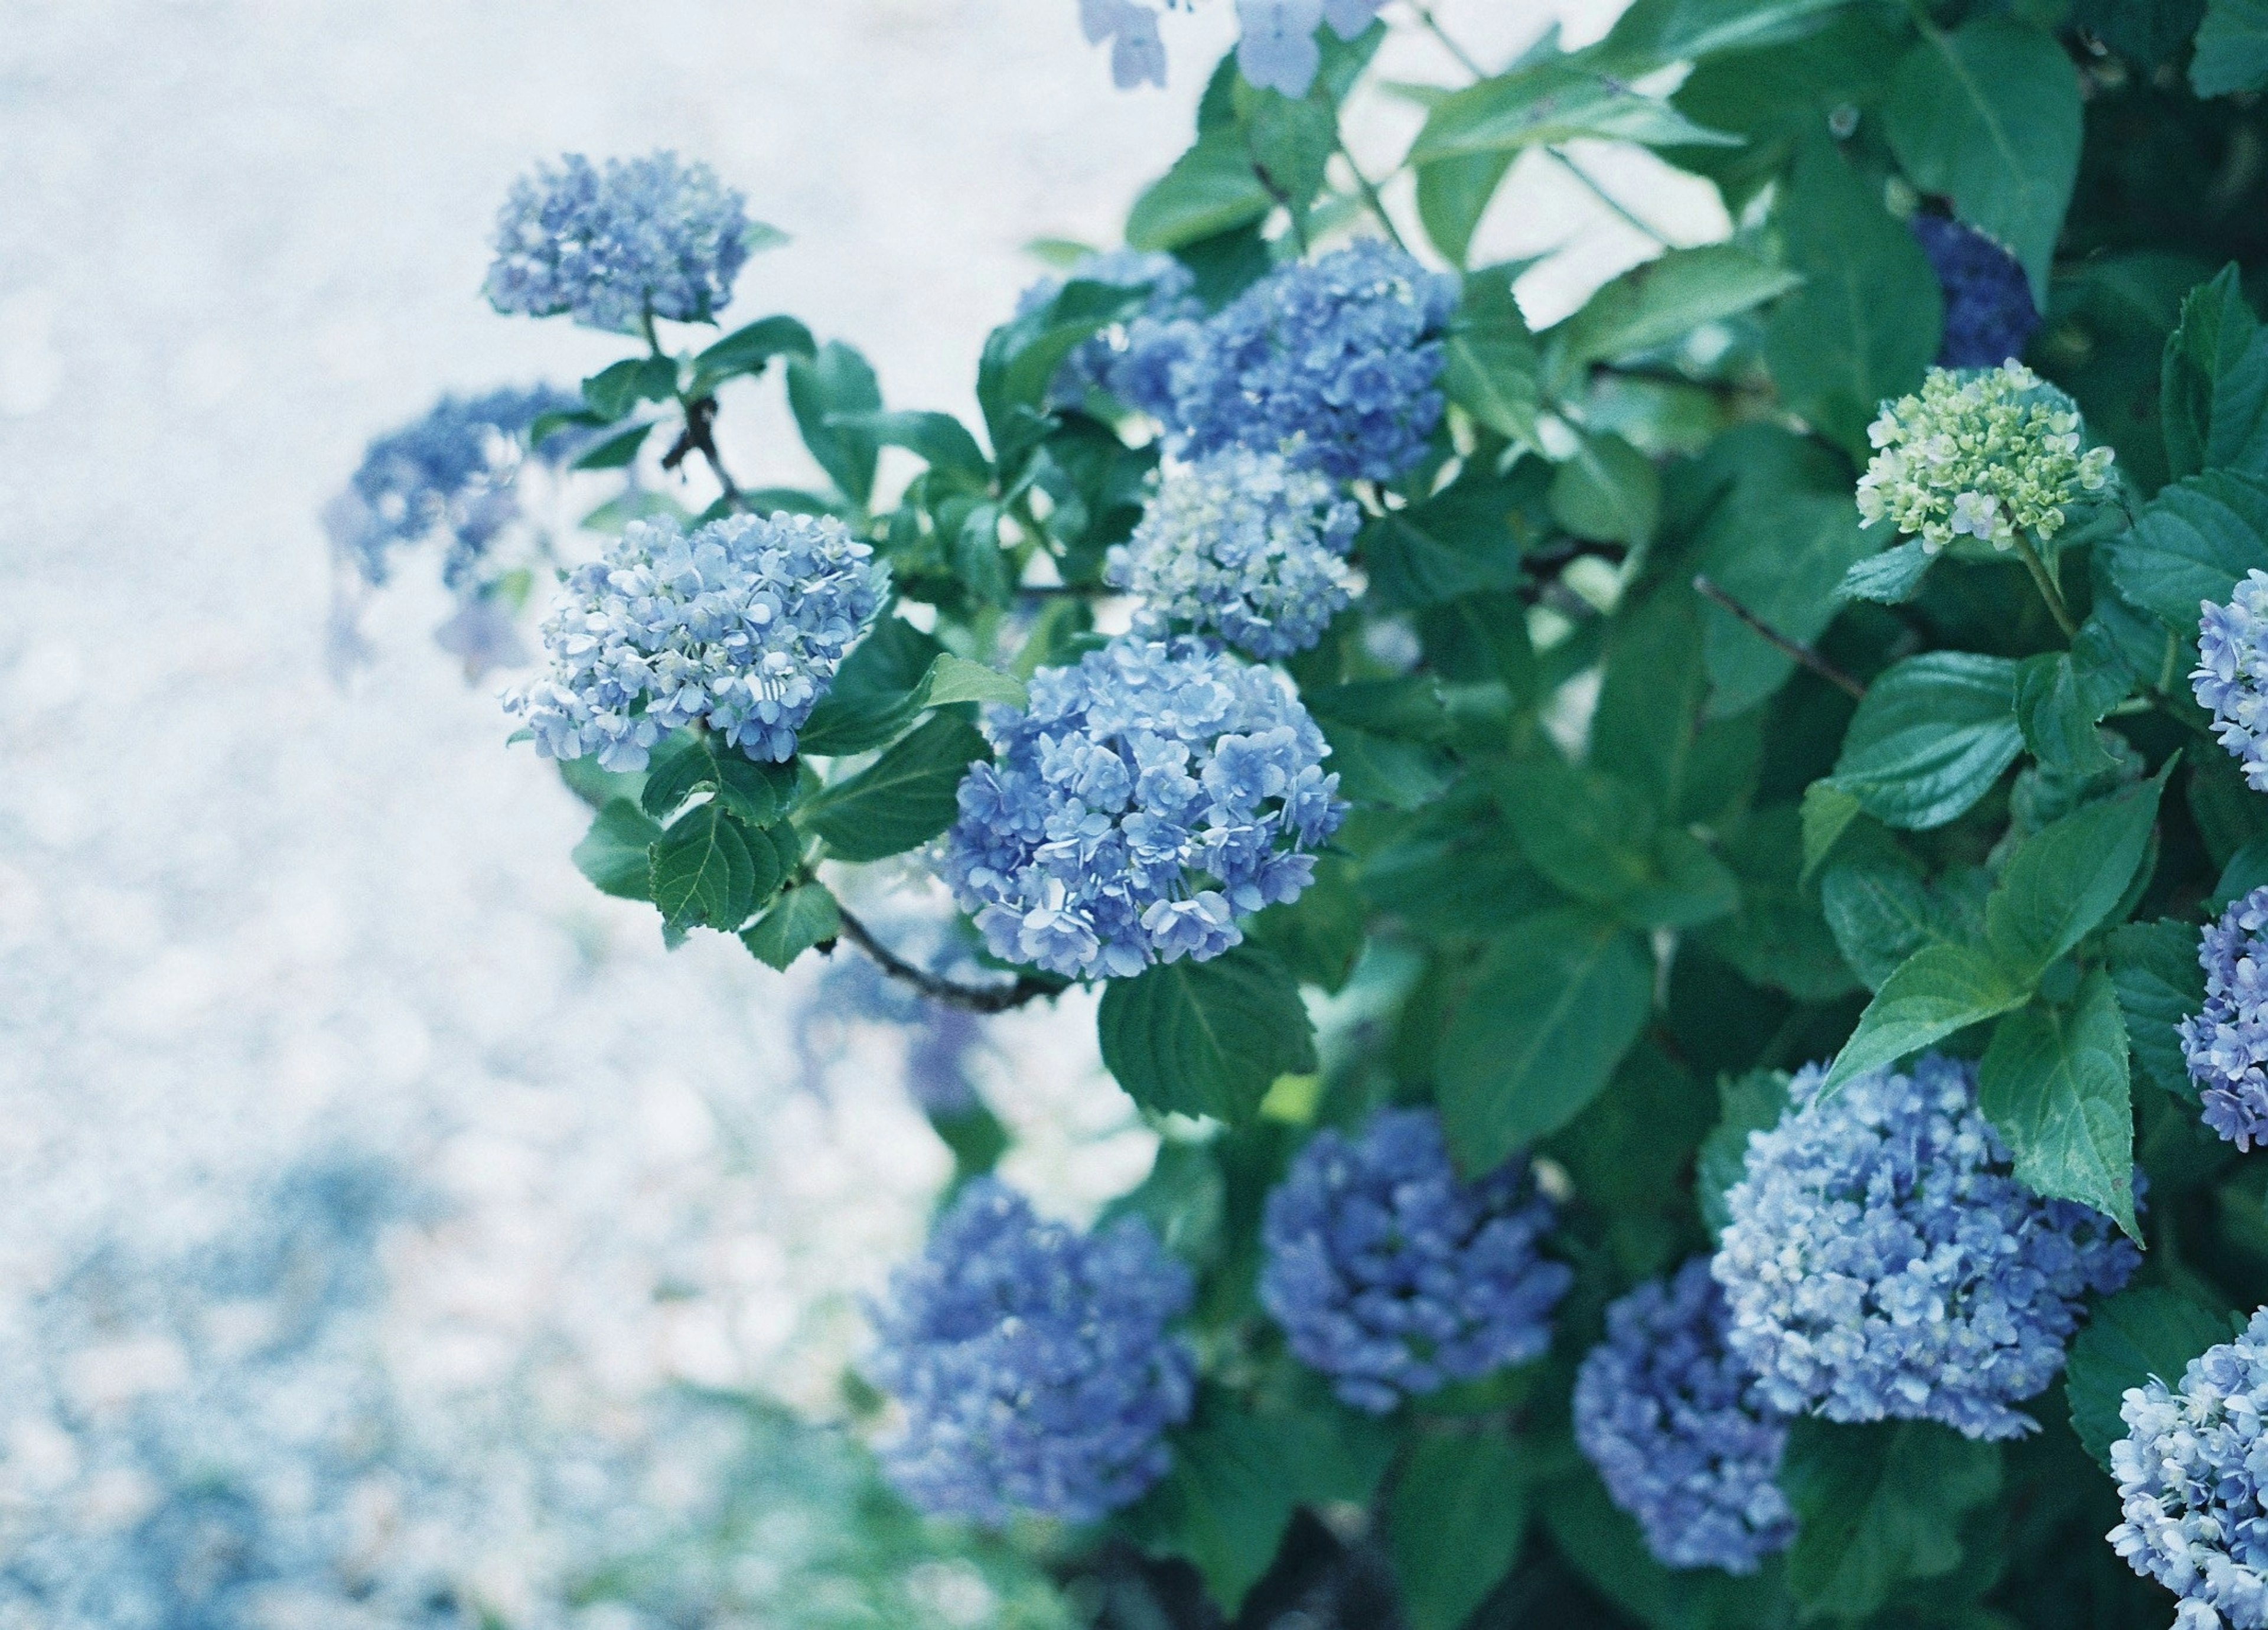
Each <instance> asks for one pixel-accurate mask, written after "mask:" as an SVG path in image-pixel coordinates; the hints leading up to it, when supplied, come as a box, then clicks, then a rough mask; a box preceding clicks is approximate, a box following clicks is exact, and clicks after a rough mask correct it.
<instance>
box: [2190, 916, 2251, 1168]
mask: <svg viewBox="0 0 2268 1630" xmlns="http://www.w3.org/2000/svg"><path fill="white" fill-rule="evenodd" d="M2264 928H2268V885H2263V886H2262V887H2260V888H2258V889H2254V890H2253V891H2252V892H2251V893H2250V894H2248V895H2246V896H2244V897H2243V898H2242V899H2241V900H2238V901H2236V902H2235V903H2234V904H2231V905H2230V906H2229V908H2228V910H2227V911H2224V912H2222V913H2221V916H2220V921H2219V922H2217V923H2213V924H2211V925H2209V926H2207V927H2206V929H2205V933H2204V934H2203V935H2202V936H2201V937H2200V938H2199V940H2198V963H2199V965H2201V966H2202V967H2203V968H2204V969H2205V1007H2204V1008H2203V1009H2202V1010H2201V1011H2199V1012H2198V1013H2195V1014H2191V1015H2190V1016H2189V1017H2188V1018H2186V1019H2184V1020H2183V1021H2182V1023H2181V1036H2182V1057H2183V1059H2184V1061H2186V1062H2187V1064H2188V1065H2189V1071H2190V1079H2191V1081H2195V1082H2196V1083H2197V1085H2198V1099H2199V1103H2200V1108H2201V1110H2202V1111H2203V1116H2204V1119H2205V1125H2208V1126H2210V1127H2212V1128H2213V1131H2215V1132H2219V1133H2220V1135H2221V1136H2222V1137H2224V1138H2226V1139H2228V1141H2230V1142H2231V1143H2233V1144H2235V1146H2236V1147H2238V1148H2240V1149H2250V1148H2251V1147H2252V1146H2253V1145H2254V1144H2256V1143H2264V1142H2268V1070H2264V1069H2263V1067H2262V1066H2263V1065H2264V1064H2268V937H2264V936H2263V933H2262V930H2263V929H2264Z"/></svg>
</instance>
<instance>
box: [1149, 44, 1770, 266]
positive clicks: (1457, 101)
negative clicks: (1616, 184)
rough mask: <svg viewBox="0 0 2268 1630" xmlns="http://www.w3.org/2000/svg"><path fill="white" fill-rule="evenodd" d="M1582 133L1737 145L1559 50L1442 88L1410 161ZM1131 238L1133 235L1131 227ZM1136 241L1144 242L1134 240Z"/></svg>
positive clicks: (1659, 142)
mask: <svg viewBox="0 0 2268 1630" xmlns="http://www.w3.org/2000/svg"><path fill="white" fill-rule="evenodd" d="M1585 136H1593V137H1597V138H1600V139H1602V140H1608V141H1624V142H1636V143H1638V144H1641V145H1643V146H1648V147H1700V146H1712V145H1716V146H1737V145H1738V144H1739V142H1740V137H1738V136H1727V135H1725V134H1724V133H1723V132H1722V131H1719V130H1710V129H1704V128H1703V127H1701V126H1700V125H1697V124H1696V123H1694V122H1692V121H1691V120H1690V119H1688V118H1687V117H1685V115H1684V114H1681V113H1679V112H1678V111H1677V110H1676V109H1675V108H1674V107H1671V106H1670V105H1669V104H1668V103H1667V102H1665V101H1662V100H1659V99H1658V98H1655V97H1651V96H1645V95H1641V94H1640V93H1639V92H1636V91H1633V90H1631V88H1630V87H1629V86H1628V85H1624V83H1622V81H1620V80H1619V79H1616V78H1615V77H1612V76H1611V75H1609V74H1604V73H1601V72H1598V71H1597V70H1594V69H1592V68H1589V67H1587V66H1586V65H1584V64H1583V63H1580V62H1578V61H1576V60H1574V59H1572V58H1566V57H1561V58H1557V59H1552V60H1547V61H1544V62H1540V63H1532V64H1530V65H1528V66H1527V67H1522V68H1515V69H1513V70H1512V71H1511V72H1509V73H1506V74H1499V75H1498V76H1497V77H1495V78H1493V79H1484V80H1482V81H1481V82H1480V83H1479V84H1478V85H1469V86H1468V87H1467V88H1465V89H1464V90H1462V91H1459V92H1455V93H1454V95H1451V96H1447V97H1444V98H1442V99H1441V100H1440V102H1438V103H1437V104H1435V106H1434V107H1433V108H1432V112H1430V113H1429V114H1427V115H1426V118H1425V129H1422V130H1420V131H1419V132H1418V140H1417V141H1416V143H1415V144H1412V145H1411V147H1410V163H1412V164H1416V165H1427V164H1432V163H1433V162H1435V161H1436V160H1438V159H1456V158H1463V157H1466V156H1469V155H1470V154H1474V153H1501V152H1516V151H1520V150H1521V149H1522V148H1527V147H1538V146H1547V145H1550V144H1555V143H1558V142H1565V141H1572V140H1578V139H1580V138H1582V137H1585ZM1128 241H1130V242H1132V241H1134V240H1133V239H1132V238H1131V236H1130V237H1129V239H1128ZM1137 247H1142V246H1139V245H1138V246H1137Z"/></svg>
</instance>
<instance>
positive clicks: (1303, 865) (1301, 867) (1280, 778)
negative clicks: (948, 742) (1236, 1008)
mask: <svg viewBox="0 0 2268 1630" xmlns="http://www.w3.org/2000/svg"><path fill="white" fill-rule="evenodd" d="M986 732H987V734H989V735H990V737H991V738H992V742H993V745H994V747H995V748H996V749H998V756H997V759H996V761H995V762H994V763H990V764H982V763H980V764H973V765H971V766H970V767H969V771H968V776H967V777H966V778H964V779H963V780H962V781H961V793H960V802H961V816H960V819H959V820H958V821H957V822H954V827H953V830H951V831H950V832H948V833H946V840H945V853H944V858H943V870H944V874H945V877H946V881H947V882H949V883H951V884H952V886H953V889H954V896H955V897H956V898H957V899H958V900H959V901H960V903H961V909H962V910H964V911H969V912H972V913H974V914H975V917H976V926H977V927H978V928H979V929H980V930H982V931H983V934H984V938H985V941H986V943H987V944H988V945H989V946H990V948H991V950H992V953H993V955H996V956H1001V957H1005V958H1007V959H1008V960H1010V961H1012V962H1019V963H1035V964H1036V965H1037V966H1039V967H1041V968H1044V969H1046V970H1049V971H1050V972H1053V973H1059V974H1065V975H1069V976H1071V977H1075V978H1086V977H1094V976H1103V977H1114V978H1115V977H1124V976H1127V975H1130V974H1137V973H1139V972H1141V971H1142V970H1143V969H1144V968H1145V967H1147V966H1149V965H1150V964H1151V963H1153V962H1173V961H1175V960H1176V959H1177V958H1179V957H1182V956H1185V955H1186V956H1189V957H1190V958H1192V959H1193V960H1195V961H1198V962H1203V961H1204V960H1206V959H1207V958H1209V957H1213V956H1218V955H1220V954H1221V953H1222V952H1223V951H1226V950H1227V949H1228V948H1230V947H1232V946H1233V945H1236V944H1239V943H1240V942H1241V940H1242V939H1243V932H1242V930H1241V929H1240V928H1239V927H1238V926H1237V921H1236V919H1237V918H1239V917H1241V916H1243V915H1246V914H1248V913H1249V912H1253V911H1259V910H1261V909H1262V908H1263V907H1264V906H1270V905H1275V904H1281V903H1283V902H1285V901H1289V900H1294V899H1297V898H1298V897H1299V896H1300V890H1301V889H1305V888H1306V887H1307V883H1308V881H1309V880H1310V879H1311V878H1312V877H1313V876H1314V854H1313V853H1312V851H1313V850H1314V847H1315V845H1319V844H1321V843H1322V842H1323V841H1324V840H1325V839H1326V838H1328V837H1329V836H1330V835H1331V834H1332V833H1333V832H1334V831H1336V830H1337V829H1338V824H1339V822H1340V820H1341V818H1342V817H1343V816H1344V814H1345V810H1346V806H1345V805H1344V804H1343V803H1341V802H1340V801H1339V800H1338V798H1337V791H1338V778H1337V776H1335V775H1326V774H1324V773H1323V770H1322V759H1323V756H1324V755H1325V754H1326V753H1327V752H1329V746H1328V745H1327V744H1326V743H1325V742H1324V741H1323V736H1322V731H1320V730H1318V729H1317V728H1316V727H1315V723H1314V720H1313V719H1310V718H1309V717H1308V716H1307V709H1306V708H1304V707H1302V706H1301V705H1300V699H1299V697H1298V696H1297V694H1296V693H1295V692H1294V691H1293V690H1292V686H1291V684H1290V682H1288V681H1286V680H1285V678H1284V676H1283V675H1280V674H1278V673H1276V672H1274V671H1273V670H1272V669H1269V668H1263V667H1248V666H1246V665H1245V664H1243V663H1241V662H1239V661H1237V660H1235V659H1233V657H1230V656H1228V655H1227V654H1226V653H1223V652H1220V651H1219V650H1218V649H1216V648H1214V647H1213V646H1211V645H1209V644H1207V643H1206V642H1204V641H1203V640H1201V639H1197V638H1191V637H1183V638H1176V639H1173V640H1157V639H1151V638H1145V637H1143V636H1141V635H1139V634H1130V635H1122V636H1121V637H1120V638H1116V639H1115V640H1113V641H1111V642H1110V644H1109V645H1107V646H1105V647H1104V648H1103V649H1101V650H1100V651H1096V652H1091V653H1088V654H1087V655H1086V656H1085V657H1082V658H1081V659H1080V660H1079V663H1078V665H1077V666H1076V667H1043V668H1042V669H1040V670H1039V672H1038V673H1036V674H1035V675H1033V676H1032V682H1031V705H1030V707H1029V708H1028V709H1027V710H1026V711H1025V712H1021V713H1009V712H996V713H995V714H994V715H993V717H992V718H991V719H989V720H988V721H987V725H986Z"/></svg>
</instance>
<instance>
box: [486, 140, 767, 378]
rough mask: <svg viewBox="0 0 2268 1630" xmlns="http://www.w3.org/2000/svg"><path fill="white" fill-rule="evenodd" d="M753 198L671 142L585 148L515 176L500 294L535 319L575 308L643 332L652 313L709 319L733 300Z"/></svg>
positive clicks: (500, 235)
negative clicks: (649, 149)
mask: <svg viewBox="0 0 2268 1630" xmlns="http://www.w3.org/2000/svg"><path fill="white" fill-rule="evenodd" d="M745 206H746V200H745V199H743V198H742V197H741V195H740V194H739V193H737V192H735V191H733V190H732V189H730V188H726V187H725V186H724V185H723V184H722V183H721V182H719V181H718V179H717V173H716V172H715V171H713V170H711V168H710V167H709V166H707V165H705V164H681V163H680V162H678V159H677V155H676V154H675V153H671V152H659V153H654V154H652V155H651V156H649V157H647V158H644V159H608V160H607V163H606V167H605V168H604V169H599V168H595V167H593V165H592V164H591V162H590V160H589V159H585V158H584V157H583V156H582V155H581V154H579V153H569V154H567V155H565V156H564V157H563V158H562V159H560V161H559V162H558V163H557V164H556V165H549V164H546V165H539V166H536V169H535V172H534V173H533V174H532V175H527V176H523V177H522V178H521V179H520V180H519V181H515V182H514V183H513V184H512V193H511V195H510V196H509V197H507V198H506V199H505V201H504V209H503V210H502V211H501V212H500V213H499V214H498V215H497V231H496V260H495V262H494V263H493V264H491V265H490V268H489V275H488V284H487V290H486V292H487V294H488V297H489V303H490V305H492V306H495V307H496V308H497V310H498V311H500V312H521V313H526V314H527V315H528V316H531V317H550V316H556V315H557V314H559V313H563V312H566V313H572V314H573V316H574V319H575V321H577V322H579V323H581V324H583V325H584V326H585V328H603V329H605V330H607V331H608V333H612V334H634V333H636V332H637V330H638V328H639V327H640V325H641V324H642V323H643V322H644V320H645V318H646V316H647V315H648V314H649V313H651V314H652V315H653V316H656V317H666V318H669V319H670V320H671V321H676V322H706V321H709V320H710V319H711V317H714V316H715V315H716V314H717V313H718V312H720V311H722V310H724V308H725V305H726V303H727V302H728V301H730V300H731V299H732V298H733V279H734V278H736V277H739V276H740V267H741V264H742V262H745V261H746V260H747V258H748V251H749V249H750V247H752V246H753V243H754V241H755V233H756V232H757V230H758V229H757V228H755V226H754V225H753V224H752V223H751V222H750V221H749V219H748V215H747V208H746V207H745Z"/></svg>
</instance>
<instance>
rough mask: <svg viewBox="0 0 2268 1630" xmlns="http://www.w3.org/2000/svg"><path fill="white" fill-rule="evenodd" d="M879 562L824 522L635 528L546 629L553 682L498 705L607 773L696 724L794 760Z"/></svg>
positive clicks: (876, 591) (865, 610) (590, 568)
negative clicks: (588, 756)
mask: <svg viewBox="0 0 2268 1630" xmlns="http://www.w3.org/2000/svg"><path fill="white" fill-rule="evenodd" d="M888 580H889V574H888V571H887V568H886V567H885V566H883V565H882V564H881V563H880V562H878V561H876V560H875V559H873V549H871V548H870V547H869V546H868V545H866V544H865V543H862V542H859V541H858V539H856V538H854V537H852V536H851V534H850V532H849V530H848V529H847V528H845V527H843V523H842V522H840V521H838V520H833V519H831V518H814V517H812V516H809V515H784V514H783V515H770V516H765V517H762V518H761V519H759V518H757V517H755V516H750V515H734V516H728V517H727V518H725V520H712V521H711V522H710V523H709V524H708V525H707V526H704V527H699V528H698V529H696V531H694V532H692V533H690V534H688V533H686V532H685V531H683V530H682V529H681V527H679V526H678V525H677V523H676V522H675V521H674V520H659V521H638V522H634V523H633V524H632V525H631V526H630V527H629V528H628V529H627V530H626V531H625V532H624V533H623V534H622V536H621V537H620V538H618V539H616V540H615V541H614V542H612V543H611V544H610V545H609V546H608V549H607V552H606V555H605V557H604V558H602V559H600V560H596V561H593V562H592V563H591V564H588V565H585V566H583V567H580V568H579V569H578V570H577V571H576V572H574V574H573V575H572V576H571V577H569V578H568V579H567V582H566V586H565V587H564V589H563V592H562V594H561V595H560V598H559V601H558V603H557V605H556V608H555V609H554V610H553V612H552V614H551V616H550V618H549V620H548V621H547V622H546V623H544V625H543V643H544V645H545V648H546V649H547V650H548V651H549V653H550V657H551V667H550V671H549V673H547V674H545V675H542V676H541V677H540V678H538V679H536V680H534V681H532V682H529V683H528V684H527V685H524V686H522V687H520V688H519V689H518V690H513V691H512V692H510V693H508V694H507V695H506V697H505V698H504V706H505V707H506V709H507V710H508V711H510V712H514V713H517V714H519V715H521V716H522V717H524V718H525V719H527V727H528V729H529V730H530V731H532V732H533V733H534V737H535V746H536V750H537V751H538V752H539V753H541V754H542V755H543V756H545V757H547V758H580V757H581V756H583V755H585V753H590V754H595V755H596V756H597V757H598V760H599V763H600V766H601V767H602V768H605V769H608V770H623V771H627V770H642V769H644V767H645V763H646V756H647V754H648V753H649V752H650V751H651V749H652V747H653V745H654V744H655V743H656V742H657V741H660V740H661V738H662V737H663V736H665V735H666V734H669V733H670V732H671V731H673V730H675V729H677V728H678V727H680V726H684V725H690V724H695V723H701V724H705V725H707V726H708V727H709V728H710V729H711V730H713V731H715V732H716V733H717V734H718V735H720V736H722V737H723V738H724V739H725V741H729V742H731V743H732V744H733V746H734V747H737V748H739V749H740V750H741V751H742V752H743V753H745V754H747V756H749V757H750V758H755V759H771V760H775V761H777V760H783V759H785V758H788V757H789V756H792V755H793V753H794V752H795V734H796V732H797V731H798V730H799V729H801V728H802V726H803V721H804V720H805V719H806V718H808V717H809V716H810V713H811V710H812V707H813V704H815V703H816V702H817V701H818V700H819V698H820V697H821V695H822V694H824V692H825V691H826V690H827V687H828V684H829V683H830V682H832V681H833V680H834V677H835V670H836V667H837V666H838V665H840V663H841V662H842V660H843V653H844V652H845V651H846V650H848V649H849V647H850V645H851V642H852V641H853V640H855V639H857V638H858V635H859V633H860V631H863V630H864V629H865V626H866V624H867V623H868V622H869V621H870V620H871V619H872V618H873V616H874V613H875V611H876V610H877V609H878V608H880V605H881V602H882V594H883V592H884V590H885V588H886V587H887V584H888Z"/></svg>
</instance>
